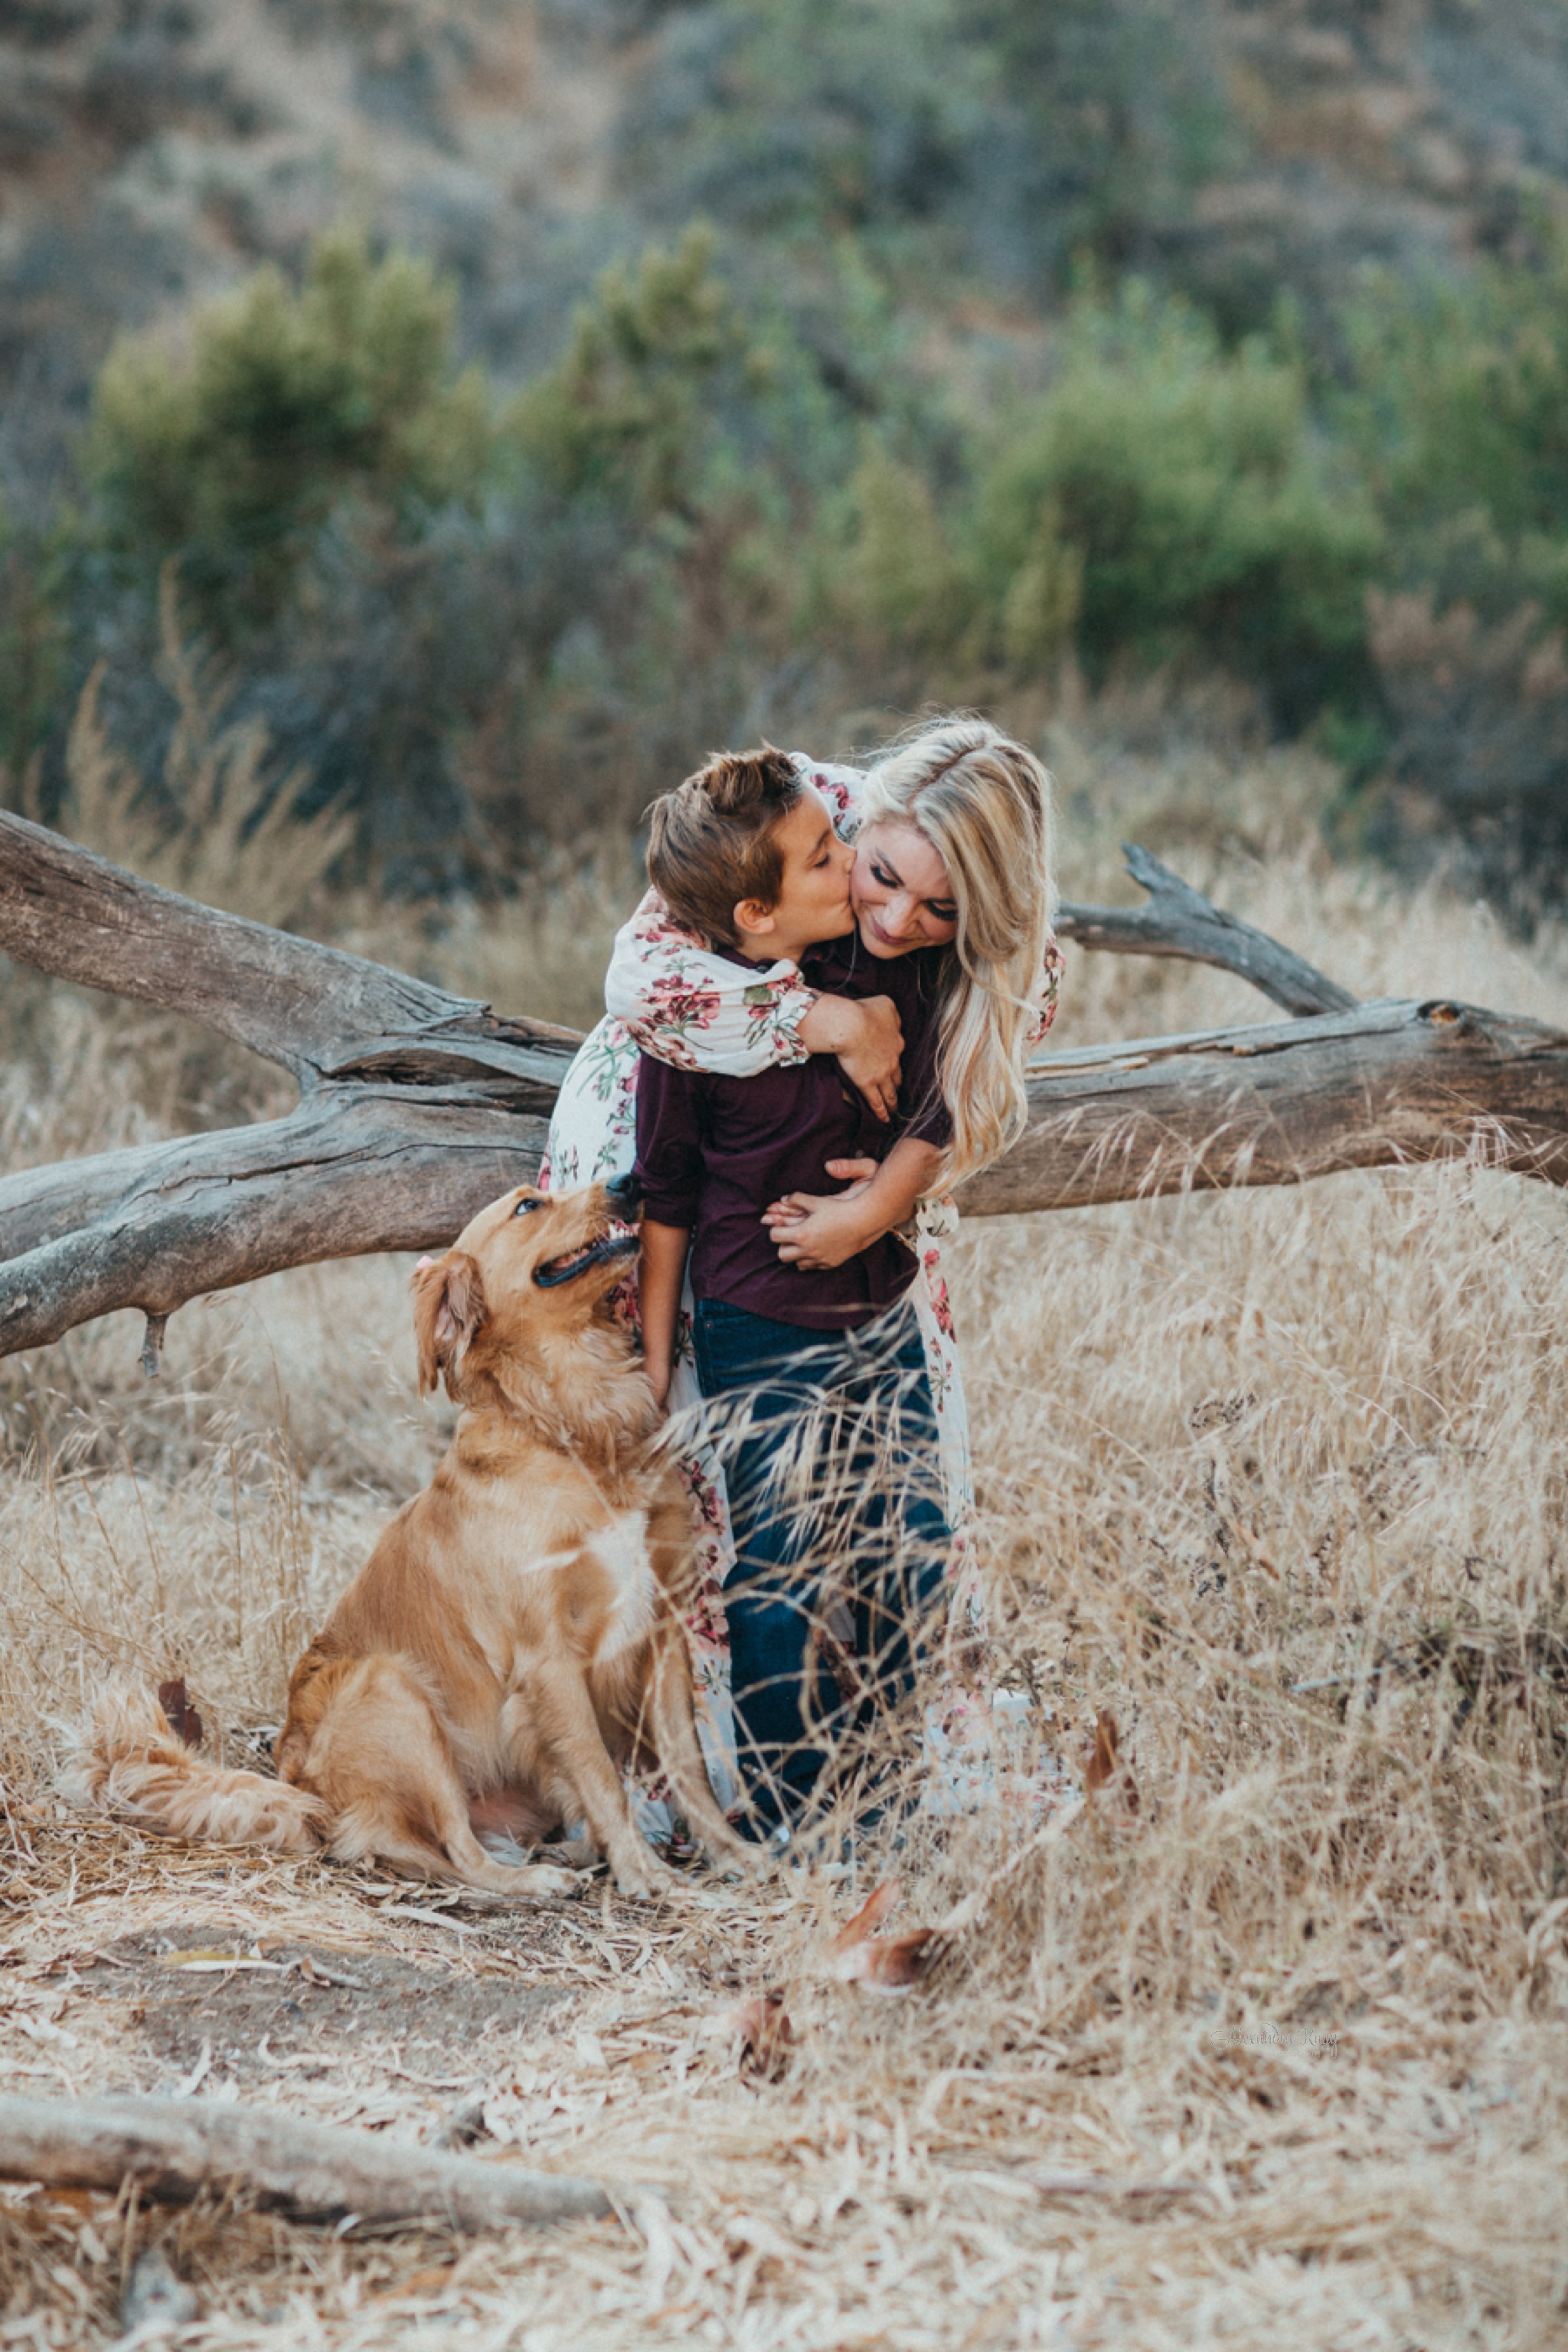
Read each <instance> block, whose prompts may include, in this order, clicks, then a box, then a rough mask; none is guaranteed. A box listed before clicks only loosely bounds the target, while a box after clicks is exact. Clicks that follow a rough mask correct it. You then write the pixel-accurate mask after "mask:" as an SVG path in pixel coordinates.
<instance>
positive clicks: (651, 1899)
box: [615, 1855, 678, 1903]
mask: <svg viewBox="0 0 1568 2352" xmlns="http://www.w3.org/2000/svg"><path fill="white" fill-rule="evenodd" d="M615 1877H616V1894H617V1895H632V1896H633V1897H635V1899H636V1900H637V1902H639V1903H655V1902H657V1901H658V1897H659V1896H660V1895H668V1892H669V1890H670V1888H671V1887H672V1886H674V1885H676V1884H677V1883H678V1882H677V1879H676V1874H675V1873H674V1871H673V1870H667V1869H666V1868H665V1866H664V1864H663V1863H662V1862H659V1861H657V1860H656V1859H655V1858H654V1857H653V1856H652V1855H650V1856H649V1857H648V1860H647V1862H646V1863H639V1864H637V1865H636V1866H635V1867H634V1866H632V1865H631V1864H627V1866H626V1868H625V1869H623V1870H617V1871H616V1874H615Z"/></svg>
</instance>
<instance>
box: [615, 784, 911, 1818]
mask: <svg viewBox="0 0 1568 2352" xmlns="http://www.w3.org/2000/svg"><path fill="white" fill-rule="evenodd" d="M852 863H853V859H852V855H851V853H850V852H849V851H847V849H846V848H845V847H844V845H842V844H841V843H840V842H839V841H838V839H837V835H835V833H834V831H833V827H832V824H831V822H830V820H829V816H828V812H827V808H826V803H825V802H824V801H823V800H822V797H821V795H820V794H819V793H817V792H816V789H815V788H814V787H813V786H812V785H811V784H810V783H809V782H806V781H805V779H804V778H802V777H801V775H800V774H799V773H798V772H797V771H796V769H795V765H794V763H793V762H792V761H790V760H788V759H787V758H786V757H785V756H784V754H783V753H780V752H775V751H758V752H753V753H749V754H744V755H734V754H725V755H722V756H721V757H720V758H718V759H716V760H714V761H711V762H710V764H709V766H708V767H706V768H705V769H703V770H701V771H700V772H699V773H698V774H697V775H695V776H692V777H689V779H688V780H687V782H685V783H684V784H682V785H680V786H679V788H678V789H677V790H676V791H675V792H673V793H666V794H665V795H664V797H663V799H662V800H660V801H659V802H658V803H656V805H655V808H654V813H653V830H652V839H651V843H650V846H649V850H648V872H649V874H650V876H651V877H652V880H653V883H654V885H655V887H656V888H657V889H658V892H659V894H660V896H661V898H663V899H664V901H665V903H666V905H667V906H668V908H669V909H670V911H671V913H672V914H673V915H675V916H677V917H678V918H679V919H680V920H682V921H683V922H685V923H687V924H689V925H690V926H691V927H693V928H694V929H699V930H700V931H702V932H703V933H705V934H706V936H707V937H708V939H709V940H710V941H711V942H712V944H713V946H714V947H715V949H716V950H718V951H719V952H721V953H722V954H725V955H728V956H731V957H733V959H734V960H735V961H737V962H738V963H742V964H754V965H757V966H759V967H762V968H764V969H765V968H767V967H769V966H771V965H772V964H773V963H774V962H776V961H778V960H779V959H780V958H782V957H789V958H791V959H793V960H794V961H796V962H799V963H800V964H801V966H802V971H803V977H805V978H806V979H808V980H810V981H811V982H813V984H814V985H816V987H818V988H820V989H822V990H825V991H829V992H833V993H834V994H835V995H837V996H847V997H851V998H854V997H861V998H863V997H868V996H871V995H887V996H889V997H891V999H892V1001H893V1003H894V1005H895V1007H896V1009H897V1011H898V1013H899V1016H900V1022H901V1024H902V1027H903V1034H904V1055H903V1066H902V1079H901V1084H900V1094H899V1105H898V1109H897V1112H896V1114H895V1116H894V1118H893V1120H892V1121H891V1123H890V1124H884V1123H883V1122H882V1121H881V1119H880V1118H879V1117H878V1116H877V1115H876V1114H875V1113H873V1111H872V1110H871V1109H870V1108H869V1107H868V1105H867V1103H866V1102H865V1101H864V1099H863V1098H862V1097H860V1096H859V1095H858V1093H857V1092H856V1091H855V1089H854V1088H853V1087H850V1086H849V1085H848V1084H847V1081H846V1080H845V1078H844V1076H843V1074H842V1072H841V1071H840V1069H839V1067H838V1065H837V1062H836V1061H834V1060H832V1059H831V1058H830V1057H828V1056H827V1055H812V1056H811V1057H810V1058H809V1059H807V1060H806V1061H805V1062H801V1063H797V1064H795V1065H794V1066H790V1067H788V1068H776V1067H775V1068H770V1069H767V1070H764V1071H763V1072H761V1073H760V1074H759V1075H757V1076H751V1077H746V1078H733V1077H724V1076H716V1075H714V1074H712V1073H710V1072H704V1071H700V1070H689V1069H679V1068H676V1067H674V1066H671V1065H669V1064H668V1063H665V1062H661V1061H655V1060H653V1059H652V1058H651V1057H650V1056H648V1055H644V1056H643V1059H642V1063H641V1066H640V1068H639V1071H638V1076H637V1178H638V1181H639V1183H640V1186H641V1189H642V1194H643V1224H642V1241H643V1255H642V1274H641V1294H642V1322H643V1343H644V1349H645V1356H646V1361H647V1371H648V1375H649V1378H650V1379H651V1380H652V1381H653V1383H654V1387H655V1391H656V1392H657V1393H658V1394H659V1395H660V1396H661V1397H662V1396H663V1394H664V1393H665V1391H666V1390H667V1389H668V1381H669V1372H670V1364H671V1360H672V1356H673V1350H674V1346H675V1334H676V1326H677V1317H678V1312H679V1300H680V1292H681V1283H682V1277H683V1275H684V1274H685V1272H686V1270H687V1259H688V1253H689V1258H690V1267H689V1271H690V1276H691V1287H692V1294H693V1297H694V1300H695V1317H694V1328H693V1341H694V1349H695V1354H696V1360H697V1373H698V1380H699V1383H700V1387H701V1390H702V1392H703V1395H704V1396H705V1397H708V1398H717V1397H721V1396H729V1397H733V1398H734V1399H735V1400H736V1401H737V1402H738V1403H739V1404H740V1405H741V1406H742V1410H741V1411H740V1412H738V1413H736V1414H735V1415H734V1416H733V1418H732V1422H731V1431H730V1434H729V1437H728V1440H727V1442H726V1443H725V1444H724V1446H723V1454H724V1463H725V1473H726V1480H727V1484H728V1487H729V1495H730V1508H731V1520H732V1523H733V1530H734V1538H735V1553H736V1561H735V1569H734V1571H733V1574H732V1575H731V1579H730V1581H729V1583H728V1584H727V1586H726V1588H725V1609H726V1615H727V1617H728V1620H729V1632H730V1655H731V1696H732V1699H733V1703H734V1708H735V1717H736V1725H737V1730H738V1733H739V1735H740V1740H741V1746H742V1766H743V1769H745V1770H746V1771H747V1776H748V1779H749V1780H750V1781H751V1784H752V1785H751V1792H750V1793H751V1797H752V1826H753V1829H754V1830H755V1832H756V1833H757V1834H759V1835H762V1836H770V1835H773V1834H775V1833H777V1832H781V1831H784V1832H787V1831H788V1830H790V1829H791V1828H792V1827H793V1826H794V1825H795V1824H796V1823H797V1822H799V1821H800V1819H801V1818H802V1817H803V1815H804V1814H805V1811H806V1810H807V1808H808V1806H809V1804H810V1801H811V1798H812V1795H813V1791H814V1790H815V1788H816V1783H817V1781H818V1780H819V1778H820V1776H821V1774H822V1771H823V1769H824V1766H825V1763H826V1760H827V1745H828V1742H829V1741H830V1740H831V1738H833V1737H834V1736H835V1735H836V1734H837V1733H838V1732H839V1731H841V1730H843V1729H846V1728H847V1727H848V1726H849V1724H850V1723H851V1722H852V1721H853V1722H858V1723H864V1722H866V1721H868V1720H869V1719H870V1718H871V1717H872V1716H873V1715H874V1713H875V1712H876V1711H877V1709H878V1708H879V1707H884V1706H889V1705H891V1704H893V1703H896V1702H897V1701H898V1700H900V1699H901V1698H903V1697H904V1696H907V1694H908V1692H909V1690H910V1686H911V1685H912V1682H913V1674H914V1659H915V1640H914V1636H915V1635H916V1634H917V1633H918V1628H919V1625H920V1622H921V1619H922V1618H924V1617H926V1616H927V1615H929V1614H930V1612H931V1610H932V1609H933V1607H934V1606H935V1604H936V1602H937V1601H938V1600H939V1599H940V1596H941V1591H942V1580H943V1574H944V1570H945V1563H946V1556H947V1552H948V1549H949V1544H950V1541H951V1538H950V1534H949V1529H948V1527H947V1523H946V1519H945V1517H944V1516H943V1512H942V1506H941V1503H940V1500H939V1496H940V1480H939V1477H938V1474H937V1465H936V1436H937V1433H936V1418H935V1413H934V1411H933V1408H932V1403H931V1389H930V1383H929V1378H928V1375H927V1371H926V1366H925V1357H924V1349H923V1346H922V1343H921V1335H920V1331H919V1328H918V1326H917V1324H916V1321H915V1318H914V1314H913V1311H912V1308H911V1307H910V1305H909V1302H908V1300H907V1297H906V1296H905V1294H906V1293H907V1291H908V1290H909V1287H910V1284H911V1282H912V1281H913V1279H914V1276H915V1273H916V1270H917V1267H916V1259H915V1255H914V1253H913V1251H912V1250H911V1249H910V1247H909V1245H908V1244H906V1243H905V1242H903V1241H902V1240H901V1239H900V1237H899V1235H898V1234H897V1233H896V1232H895V1231H894V1230H893V1228H894V1227H896V1226H897V1225H900V1224H901V1223H903V1222H904V1221H905V1219H906V1218H907V1217H908V1216H909V1215H910V1213H911V1212H912V1210H913V1208H914V1206H915V1203H916V1202H917V1201H918V1200H919V1198H920V1196H921V1192H923V1191H924V1190H925V1188H926V1187H927V1185H928V1184H929V1183H930V1181H931V1178H932V1176H933V1175H934V1172H935V1171H936V1168H937V1165H938V1163H939V1161H940V1159H941V1156H942V1149H943V1147H944V1146H945V1144H946V1142H947V1140H948V1137H949V1132H950V1130H949V1124H948V1120H947V1115H946V1112H945V1110H944V1108H943V1106H942V1100H941V1097H940V1094H939V1092H938V1089H937V1087H936V1082H935V1068H934V1063H935V1023H934V1008H933V1006H932V1004H931V1002H930V999H929V996H928V994H927V992H926V988H925V986H924V985H923V983H924V982H925V980H926V977H927V976H926V974H925V972H924V970H923V966H922V961H921V957H920V956H919V955H918V954H914V955H910V956H906V957H902V958H899V959H895V960H891V961H887V960H873V959H872V958H870V957H869V956H868V955H867V954H866V953H865V951H864V950H862V949H860V947H859V943H858V938H857V937H856V929H855V918H854V914H853V911H852V909H851V908H850V904H849V898H848V889H847V884H848V874H849V868H850V866H851V864H852ZM854 1160H879V1161H880V1163H881V1164H880V1165H879V1168H878V1170H877V1173H876V1175H875V1176H874V1177H873V1178H872V1179H871V1180H870V1181H868V1182H866V1183H864V1184H863V1185H862V1186H860V1187H858V1188H857V1189H856V1190H855V1191H854V1192H853V1194H852V1195H850V1196H847V1202H848V1204H847V1207H846V1208H845V1210H844V1211H843V1213H842V1214H841V1215H840V1216H839V1217H838V1218H837V1219H836V1221H835V1223H836V1230H837V1244H836V1248H835V1252H834V1254H835V1255H837V1248H838V1247H843V1248H844V1250H845V1255H843V1257H842V1260H841V1262H839V1263H837V1264H835V1265H826V1264H823V1263H820V1262H817V1263H814V1264H811V1265H805V1264H801V1263H786V1262H785V1260H784V1259H783V1258H782V1257H781V1255H780V1251H779V1240H780V1235H782V1234H783V1233H784V1228H783V1226H781V1227H780V1234H778V1235H775V1234H774V1233H773V1231H772V1230H770V1226H769V1223H767V1222H766V1220H767V1218H768V1216H769V1214H770V1213H773V1214H774V1215H776V1214H777V1204H779V1203H780V1202H781V1201H782V1200H783V1198H784V1195H785V1194H788V1193H791V1192H816V1189H817V1187H818V1186H819V1185H820V1184H821V1182H822V1181H823V1177H824V1174H825V1172H826V1173H827V1174H829V1175H832V1174H836V1173H838V1172H840V1170H839V1163H841V1162H845V1161H854ZM803 1433H804V1434H805V1436H807V1437H808V1438H809V1441H810V1442H809V1444H804V1445H803ZM792 1467H793V1468H794V1471H795V1477H794V1482H793V1483H794V1486H795V1489H796V1491H793V1492H792V1491H790V1488H791V1484H792V1481H791V1477H790V1475H789V1473H790V1470H791V1468H792ZM803 1473H804V1475H805V1479H806V1481H807V1482H808V1486H809V1491H808V1492H806V1493H805V1494H803V1493H801V1492H799V1491H798V1489H799V1487H800V1486H801V1484H802V1474H803ZM830 1556H831V1559H832V1564H833V1565H834V1566H835V1567H836V1568H837V1571H838V1574H839V1575H840V1576H841V1577H842V1578H843V1579H844V1580H845V1581H846V1582H847V1585H848V1588H849V1591H848V1598H849V1600H850V1601H851V1605H852V1607H853V1611H854V1615H855V1621H856V1647H857V1653H858V1655H857V1661H856V1664H857V1667H858V1675H859V1677H860V1680H861V1689H862V1696H861V1698H860V1701H859V1704H858V1706H857V1707H856V1708H855V1709H854V1710H853V1711H852V1712H851V1711H849V1710H847V1709H845V1708H843V1707H839V1706H828V1705H827V1704H826V1703H825V1701H824V1698H823V1696H822V1694H821V1693H820V1692H819V1690H818V1689H817V1687H816V1675H815V1674H814V1672H813V1667H812V1656H813V1652H814V1648H815V1643H814V1638H813V1637H814V1634H815V1633H816V1629H817V1627H818V1625H819V1624H820V1622H821V1621H822V1617H823V1614H824V1597H825V1596H824V1572H825V1570H826V1568H827V1567H828V1566H829V1564H830Z"/></svg>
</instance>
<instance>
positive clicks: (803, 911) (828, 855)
mask: <svg viewBox="0 0 1568 2352" xmlns="http://www.w3.org/2000/svg"><path fill="white" fill-rule="evenodd" d="M773 839H774V841H775V842H776V843H777V844H778V846H779V849H780V851H781V852H782V853H783V857H784V871H783V873H782V875H781V876H780V878H779V895H778V898H777V899H776V901H775V902H774V904H773V906H772V907H766V908H764V907H760V906H759V905H758V904H757V902H756V901H755V900H754V899H745V900H742V903H741V905H740V906H738V907H737V908H736V909H735V921H736V925H737V927H738V928H739V929H740V930H741V931H742V932H743V933H744V934H746V936H747V938H748V939H758V940H762V941H763V942H764V946H763V952H764V953H765V954H767V955H770V956H775V957H777V956H797V955H798V954H799V953H800V952H801V950H803V949H805V948H809V947H815V946H816V943H817V941H818V940H841V939H842V938H843V937H844V935H845V933H846V932H847V931H852V930H853V929H854V928H855V910H854V908H852V907H851V906H850V903H849V871H850V868H851V866H853V865H854V863H855V853H854V851H853V850H852V849H851V848H849V847H848V846H847V844H846V843H844V842H842V841H840V840H839V838H838V835H837V834H836V833H835V832H834V830H833V820H832V818H831V817H830V816H829V815H828V813H827V803H826V801H825V800H824V799H823V797H822V794H821V793H819V792H818V791H817V789H816V785H815V784H805V785H803V787H802V790H801V795H800V798H799V800H797V801H796V803H795V806H794V807H793V808H792V809H791V810H790V812H789V814H788V815H787V816H784V817H781V818H780V819H779V822H778V824H776V825H775V826H774V827H773ZM744 943H745V942H744V941H742V944H744Z"/></svg>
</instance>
